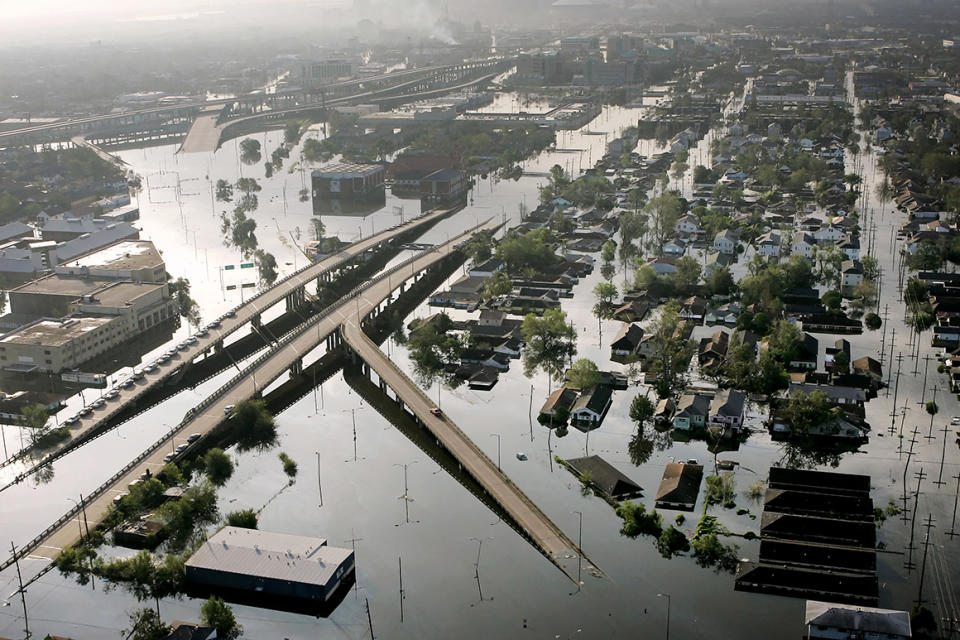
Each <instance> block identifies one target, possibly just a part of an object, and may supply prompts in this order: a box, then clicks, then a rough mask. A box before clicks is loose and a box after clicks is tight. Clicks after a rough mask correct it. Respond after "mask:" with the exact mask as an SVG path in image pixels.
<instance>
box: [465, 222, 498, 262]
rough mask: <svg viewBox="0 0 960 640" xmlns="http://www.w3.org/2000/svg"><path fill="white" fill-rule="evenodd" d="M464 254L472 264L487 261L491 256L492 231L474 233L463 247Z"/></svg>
mask: <svg viewBox="0 0 960 640" xmlns="http://www.w3.org/2000/svg"><path fill="white" fill-rule="evenodd" d="M464 253H465V254H466V255H467V257H468V258H470V259H471V260H473V263H474V264H480V263H482V262H485V261H487V260H488V259H489V258H490V256H492V255H493V231H490V230H486V229H485V230H483V231H480V232H477V233H475V234H474V235H473V237H472V238H470V240H469V241H468V242H467V244H466V246H465V247H464Z"/></svg>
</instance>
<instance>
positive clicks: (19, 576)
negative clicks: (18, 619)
mask: <svg viewBox="0 0 960 640" xmlns="http://www.w3.org/2000/svg"><path fill="white" fill-rule="evenodd" d="M10 553H12V554H13V563H14V564H15V565H17V582H18V583H20V588H19V589H17V592H18V593H19V594H20V604H22V605H23V632H24V633H25V634H26V636H25V638H26V639H27V640H29V639H30V620H29V618H27V597H26V593H27V592H26V591H25V590H24V588H23V575H22V574H21V573H20V558H18V557H17V548H16V547H15V546H14V545H13V541H11V542H10Z"/></svg>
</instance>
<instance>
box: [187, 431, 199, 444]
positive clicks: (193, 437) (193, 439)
mask: <svg viewBox="0 0 960 640" xmlns="http://www.w3.org/2000/svg"><path fill="white" fill-rule="evenodd" d="M199 439H200V434H199V433H191V434H190V437H189V438H187V442H190V443H193V442H196V441H197V440H199Z"/></svg>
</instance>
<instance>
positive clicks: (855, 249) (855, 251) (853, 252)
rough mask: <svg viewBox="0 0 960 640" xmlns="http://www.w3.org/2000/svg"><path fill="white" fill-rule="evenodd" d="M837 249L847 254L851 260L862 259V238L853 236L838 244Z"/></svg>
mask: <svg viewBox="0 0 960 640" xmlns="http://www.w3.org/2000/svg"><path fill="white" fill-rule="evenodd" d="M837 248H838V249H840V251H843V252H844V253H845V254H847V258H849V259H850V260H859V259H860V238H857V237H855V236H851V237H849V238H847V239H846V240H843V241H841V242H839V243H838V244H837Z"/></svg>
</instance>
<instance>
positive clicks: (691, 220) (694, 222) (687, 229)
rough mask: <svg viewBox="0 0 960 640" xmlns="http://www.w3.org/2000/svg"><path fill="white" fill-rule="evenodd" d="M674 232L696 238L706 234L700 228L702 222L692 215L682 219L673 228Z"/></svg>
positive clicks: (689, 214)
mask: <svg viewBox="0 0 960 640" xmlns="http://www.w3.org/2000/svg"><path fill="white" fill-rule="evenodd" d="M673 230H674V231H675V232H676V233H677V234H679V235H683V236H696V235H699V234H702V233H704V231H703V229H701V228H700V221H699V220H698V219H697V216H695V215H693V214H692V213H688V214H687V215H685V216H683V217H682V218H680V220H679V221H678V222H677V224H675V225H674V226H673Z"/></svg>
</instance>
